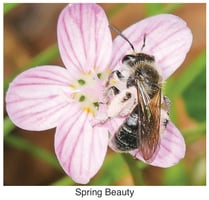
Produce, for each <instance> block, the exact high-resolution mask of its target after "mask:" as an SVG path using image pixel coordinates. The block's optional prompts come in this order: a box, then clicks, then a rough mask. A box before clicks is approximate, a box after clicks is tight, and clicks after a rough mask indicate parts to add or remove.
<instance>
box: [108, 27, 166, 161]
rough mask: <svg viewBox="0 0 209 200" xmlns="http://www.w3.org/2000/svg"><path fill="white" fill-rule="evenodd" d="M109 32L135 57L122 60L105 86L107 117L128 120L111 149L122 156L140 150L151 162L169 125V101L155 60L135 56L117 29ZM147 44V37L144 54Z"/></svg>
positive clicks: (152, 57)
mask: <svg viewBox="0 0 209 200" xmlns="http://www.w3.org/2000/svg"><path fill="white" fill-rule="evenodd" d="M110 28H112V29H113V30H114V31H116V33H118V34H119V35H120V36H121V37H122V38H123V39H125V40H126V41H127V42H128V43H129V44H130V46H131V48H132V50H133V54H128V55H125V56H124V57H123V59H122V65H123V68H122V69H121V70H115V71H113V72H112V73H111V74H110V76H109V78H108V81H107V84H106V96H107V98H108V100H107V104H108V110H107V115H108V117H110V118H112V117H117V116H126V117H125V120H124V122H123V123H122V125H121V126H120V127H119V129H118V130H117V132H116V133H115V134H114V135H113V136H112V137H111V138H110V144H109V145H110V146H111V148H112V149H114V150H115V151H119V152H130V151H132V150H136V149H138V150H139V151H140V152H141V154H142V156H143V159H144V160H146V161H151V160H153V159H154V157H155V155H156V152H157V150H158V147H159V144H160V134H161V133H162V132H163V131H164V130H165V129H166V126H167V124H168V121H169V107H170V101H169V99H168V98H167V97H166V96H163V94H162V85H163V80H162V76H161V75H160V73H159V72H158V70H157V67H156V62H155V58H154V56H152V55H148V54H145V53H142V52H140V53H136V52H135V49H134V46H133V45H132V44H131V42H130V41H129V40H128V39H127V38H126V37H125V36H124V35H123V34H122V33H121V32H120V31H119V30H118V29H116V28H115V27H112V26H111V27H110ZM145 40H146V34H145V35H144V41H143V46H142V48H141V51H142V50H143V48H144V47H145Z"/></svg>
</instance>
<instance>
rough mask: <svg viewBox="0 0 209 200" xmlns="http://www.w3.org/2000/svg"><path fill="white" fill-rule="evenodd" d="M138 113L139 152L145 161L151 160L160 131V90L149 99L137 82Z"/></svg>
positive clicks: (140, 84) (141, 85)
mask: <svg viewBox="0 0 209 200" xmlns="http://www.w3.org/2000/svg"><path fill="white" fill-rule="evenodd" d="M137 87H138V88H137V89H138V90H137V91H138V101H139V104H138V111H139V125H140V128H139V150H140V151H141V153H142V156H143V158H144V159H145V160H150V159H152V157H153V155H154V153H155V151H156V149H157V146H158V143H159V137H160V136H159V130H160V105H161V89H160V88H159V90H157V92H156V94H155V95H154V97H152V98H149V96H148V94H147V92H146V90H145V88H144V87H143V84H142V83H141V82H140V81H138V82H137Z"/></svg>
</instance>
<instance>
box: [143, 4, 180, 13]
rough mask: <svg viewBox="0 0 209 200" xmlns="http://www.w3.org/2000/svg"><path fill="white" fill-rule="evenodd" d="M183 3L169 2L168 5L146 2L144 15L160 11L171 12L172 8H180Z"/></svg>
mask: <svg viewBox="0 0 209 200" xmlns="http://www.w3.org/2000/svg"><path fill="white" fill-rule="evenodd" d="M182 5H183V4H180V3H171V4H168V5H165V4H162V3H146V4H145V13H146V16H152V15H156V14H162V13H171V12H173V11H174V10H176V9H178V8H180V7H181V6H182Z"/></svg>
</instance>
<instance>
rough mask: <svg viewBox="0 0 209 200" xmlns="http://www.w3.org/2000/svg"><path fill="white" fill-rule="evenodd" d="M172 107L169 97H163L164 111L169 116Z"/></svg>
mask: <svg viewBox="0 0 209 200" xmlns="http://www.w3.org/2000/svg"><path fill="white" fill-rule="evenodd" d="M170 105H171V101H170V99H169V98H168V97H167V96H163V103H162V109H164V110H165V111H166V112H167V114H168V115H169V112H170Z"/></svg>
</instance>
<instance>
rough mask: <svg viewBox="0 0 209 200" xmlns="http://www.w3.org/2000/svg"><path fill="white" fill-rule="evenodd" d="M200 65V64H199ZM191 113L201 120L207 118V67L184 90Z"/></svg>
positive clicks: (193, 116) (188, 109)
mask: <svg viewBox="0 0 209 200" xmlns="http://www.w3.org/2000/svg"><path fill="white" fill-rule="evenodd" d="M197 66H198V65H197ZM183 98H184V100H185V102H186V104H185V106H186V109H187V111H188V113H189V115H190V116H191V117H192V118H193V119H195V120H197V121H200V122H203V121H205V120H206V68H204V70H203V71H202V72H201V74H199V76H197V77H196V78H195V79H194V80H193V82H192V83H191V84H190V87H188V88H187V89H186V90H185V91H184V92H183Z"/></svg>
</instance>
